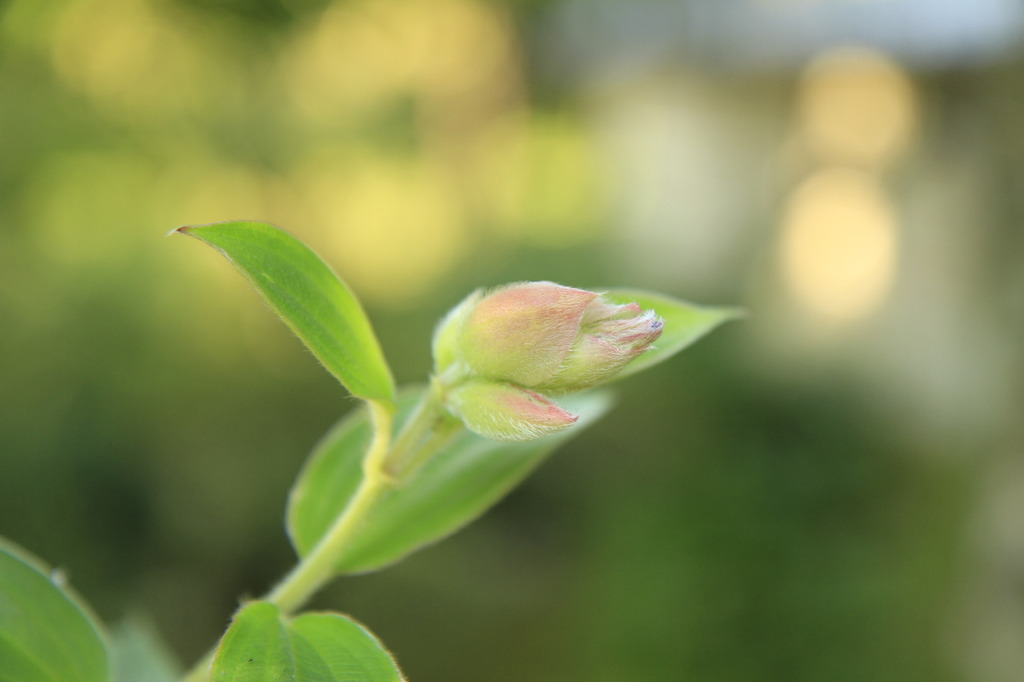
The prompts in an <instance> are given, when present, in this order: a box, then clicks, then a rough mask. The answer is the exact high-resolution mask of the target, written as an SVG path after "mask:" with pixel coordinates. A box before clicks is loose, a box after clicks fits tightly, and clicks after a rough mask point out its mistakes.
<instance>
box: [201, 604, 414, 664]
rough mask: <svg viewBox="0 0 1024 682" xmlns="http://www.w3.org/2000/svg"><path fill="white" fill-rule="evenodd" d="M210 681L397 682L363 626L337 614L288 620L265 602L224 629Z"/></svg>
mask: <svg viewBox="0 0 1024 682" xmlns="http://www.w3.org/2000/svg"><path fill="white" fill-rule="evenodd" d="M210 680H211V682H280V681H281V680H292V681H294V682H356V681H358V682H401V680H403V677H402V674H401V672H400V671H399V670H398V666H397V665H396V664H395V661H394V659H393V658H392V657H391V654H390V653H388V651H387V649H385V648H384V646H383V645H382V644H381V643H380V641H378V640H377V638H376V637H374V636H373V635H372V634H371V633H370V632H369V631H368V630H367V629H366V628H364V627H363V626H362V625H360V624H359V623H357V622H355V621H353V620H351V619H349V618H346V617H345V616H342V615H340V614H336V613H307V614H303V615H301V616H299V617H298V618H295V619H293V620H289V619H286V618H284V617H283V616H281V613H280V612H279V611H278V608H277V607H276V606H274V605H273V604H271V603H269V602H262V601H257V602H252V603H250V604H247V605H246V606H245V607H243V608H242V609H241V610H240V611H239V612H238V613H237V614H236V615H235V617H234V619H233V620H232V622H231V627H229V628H228V631H227V632H226V633H225V634H224V637H223V639H222V640H221V643H220V645H219V646H218V647H217V653H216V655H215V656H214V659H213V666H212V668H211V676H210Z"/></svg>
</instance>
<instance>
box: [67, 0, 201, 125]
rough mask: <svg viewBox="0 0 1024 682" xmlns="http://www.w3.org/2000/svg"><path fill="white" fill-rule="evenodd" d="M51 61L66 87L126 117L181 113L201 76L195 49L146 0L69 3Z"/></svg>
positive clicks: (99, 0)
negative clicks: (178, 111)
mask: <svg viewBox="0 0 1024 682" xmlns="http://www.w3.org/2000/svg"><path fill="white" fill-rule="evenodd" d="M52 57H53V62H54V66H55V67H56V70H57V73H58V74H60V76H61V77H62V78H63V79H64V80H65V82H67V83H68V84H69V85H71V86H72V87H74V88H76V89H78V90H80V91H82V92H84V93H86V94H87V95H89V96H90V97H92V98H93V99H94V100H95V101H96V102H97V104H99V105H101V106H103V107H105V108H106V109H107V110H108V111H111V112H113V113H123V114H127V115H135V114H138V113H147V114H153V113H166V112H167V111H168V110H177V109H180V108H181V106H182V105H183V104H184V103H185V102H186V101H188V100H189V95H191V94H192V91H193V89H194V87H195V86H196V83H197V80H198V79H197V74H198V73H199V72H200V67H198V66H197V64H198V63H199V62H198V56H197V54H196V53H195V49H194V47H192V46H190V45H189V41H187V40H185V39H183V38H182V36H181V34H180V33H179V32H178V30H177V28H176V27H175V26H174V24H173V22H171V21H168V20H166V19H165V18H164V17H162V16H161V15H160V14H159V13H158V12H157V11H156V9H155V8H154V7H153V6H151V5H150V3H149V2H147V0H78V1H77V2H72V3H70V4H69V5H68V7H67V9H66V10H65V11H64V12H63V14H62V15H61V16H60V19H59V21H58V22H57V26H56V30H55V32H54V37H53V45H52Z"/></svg>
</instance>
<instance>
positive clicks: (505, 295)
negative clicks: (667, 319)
mask: <svg viewBox="0 0 1024 682" xmlns="http://www.w3.org/2000/svg"><path fill="white" fill-rule="evenodd" d="M661 328H662V321H661V319H660V318H659V317H657V316H656V315H655V314H654V313H653V312H652V311H648V312H643V311H642V310H640V307H639V306H638V305H637V304H635V303H629V304H626V305H617V304H614V303H611V302H608V301H606V300H605V299H604V298H602V297H601V296H600V295H599V294H596V293H594V292H592V291H584V290H583V289H573V288H571V287H564V286H561V285H558V284H553V283H551V282H521V283H518V284H511V285H508V286H506V287H502V288H500V289H497V290H495V291H494V292H492V293H490V294H487V295H484V294H483V293H482V292H480V291H476V292H473V294H471V295H470V296H469V297H468V298H467V299H466V300H464V301H463V302H462V303H460V304H459V305H458V306H457V307H456V308H455V309H454V310H452V312H451V313H449V314H448V316H447V317H445V319H444V320H443V321H442V323H441V324H440V325H439V326H438V329H437V332H436V333H435V336H434V357H435V361H436V364H437V371H438V373H442V372H444V371H445V370H447V369H448V368H449V367H452V366H456V369H457V371H462V372H464V373H465V374H467V375H470V376H478V377H482V378H486V379H492V380H498V381H507V382H510V383H514V384H518V385H519V386H523V387H526V388H538V389H541V390H550V391H559V392H568V391H574V390H579V389H582V388H587V387H590V386H594V385H595V384H599V383H601V382H603V381H606V380H608V379H610V378H611V377H612V376H614V375H615V373H616V372H618V371H619V370H620V369H622V367H623V366H624V365H625V364H626V363H627V362H629V361H630V360H632V359H633V358H635V357H636V356H638V355H639V354H641V353H643V352H644V351H645V350H647V349H648V348H650V346H651V343H653V342H654V340H655V339H657V338H658V336H660V335H661ZM460 363H461V365H460Z"/></svg>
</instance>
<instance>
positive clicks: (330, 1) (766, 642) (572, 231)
mask: <svg viewBox="0 0 1024 682" xmlns="http://www.w3.org/2000/svg"><path fill="white" fill-rule="evenodd" d="M1022 45H1024V7H1022V3H1020V2H1017V1H1015V0H943V1H935V0H671V1H669V0H533V1H520V2H510V1H505V2H499V1H493V0H421V1H414V0H5V1H3V2H0V534H3V535H5V536H7V537H10V538H11V539H13V540H14V541H16V542H18V543H20V544H22V545H24V546H26V547H28V548H29V549H31V550H32V551H34V552H36V553H37V554H39V555H41V556H42V557H44V558H45V559H47V560H48V561H50V562H51V563H53V564H55V565H58V566H60V567H62V568H63V569H64V570H65V571H66V572H67V573H68V574H69V575H70V577H71V580H72V582H73V583H74V584H75V585H76V586H77V588H78V589H79V591H80V592H81V593H83V594H84V595H85V596H86V597H87V598H88V599H89V600H90V601H91V602H92V603H93V604H94V605H95V607H96V609H97V611H98V612H99V613H100V614H101V616H102V617H103V618H104V619H106V620H107V621H108V622H112V623H114V622H117V621H119V620H120V619H122V618H124V617H126V616H134V617H138V615H137V614H146V616H144V617H146V618H149V619H150V621H151V622H152V623H153V624H154V626H155V628H156V629H157V630H159V632H160V633H161V634H162V635H163V637H165V639H166V641H167V642H168V646H169V648H170V650H171V651H172V652H173V653H174V655H176V656H178V657H180V658H181V660H182V661H189V662H190V661H191V660H193V659H194V658H195V657H197V656H198V655H199V654H200V652H201V651H203V650H204V649H206V648H207V647H208V646H209V645H210V644H211V643H212V642H213V641H214V640H215V638H216V637H217V636H218V634H219V633H220V632H221V631H222V630H223V628H224V626H225V624H226V620H227V618H228V616H229V614H230V613H231V611H232V609H233V608H234V607H235V605H236V604H237V600H238V599H239V598H240V597H242V596H245V595H254V594H259V593H261V592H262V591H263V590H265V589H266V588H267V587H268V586H269V585H270V584H271V583H272V582H273V581H274V580H275V579H276V578H277V577H278V576H279V575H281V574H282V573H283V572H284V571H285V570H286V569H287V568H288V566H289V565H290V563H291V561H292V555H291V550H290V548H289V545H288V542H287V539H286V537H285V534H284V531H283V525H282V520H281V519H282V514H283V508H284V503H285V498H286V494H287V491H288V488H289V486H290V484H291V481H292V479H293V477H294V475H295V472H296V471H297V469H298V467H299V466H300V464H301V463H302V461H303V459H304V458H305V456H306V454H307V453H308V452H309V450H310V448H311V447H312V445H313V444H314V442H315V441H316V440H317V439H318V437H319V436H320V435H321V434H322V433H323V432H324V431H325V430H326V429H327V428H328V427H329V426H330V424H332V423H333V421H334V420H335V419H337V418H338V417H339V415H341V414H343V413H344V412H346V411H348V410H350V409H352V408H353V406H354V402H353V401H352V400H351V399H350V398H347V397H346V396H345V395H344V392H343V391H342V389H341V388H340V387H339V386H338V385H336V383H335V382H334V381H333V380H332V379H331V378H330V377H329V376H328V375H327V374H326V373H325V372H323V371H322V370H321V369H320V368H319V367H318V366H317V365H316V363H315V362H314V361H313V359H312V358H311V357H310V356H309V355H308V354H307V353H306V352H305V351H304V350H302V348H301V346H300V344H299V343H298V342H297V341H295V340H294V339H293V338H292V337H291V336H290V335H289V333H288V332H287V330H286V329H285V328H284V326H283V325H281V324H280V323H279V322H277V321H276V320H275V319H274V318H273V316H272V315H271V314H270V313H269V312H268V311H267V310H266V309H265V308H264V307H263V306H262V305H261V304H260V303H259V301H258V300H257V297H256V296H255V294H254V293H252V292H251V291H249V290H248V289H247V287H246V285H245V284H244V282H243V281H242V279H241V278H240V277H239V276H238V275H237V274H236V273H235V272H233V271H232V270H231V269H230V267H228V265H227V264H226V263H225V262H223V261H222V260H221V259H220V258H219V257H218V256H217V255H216V254H214V253H213V252H211V251H209V250H208V249H205V248H203V247H201V246H200V245H199V244H197V243H195V242H192V241H189V240H184V239H179V238H173V239H165V234H166V233H167V232H168V230H170V229H172V228H174V227H176V226H178V225H182V224H194V223H205V222H214V221H219V220H227V219H239V218H252V219H261V220H267V221H271V222H274V223H276V224H278V225H281V226H283V227H285V228H287V229H289V230H290V231H292V232H293V233H294V234H296V235H298V236H300V237H301V238H302V239H304V240H305V241H307V242H308V243H310V244H311V245H312V246H313V247H314V248H315V249H317V250H318V251H319V252H320V253H321V254H322V255H323V256H324V257H325V258H326V259H327V260H328V261H330V262H331V263H332V264H333V265H334V266H335V267H336V269H337V270H338V271H339V272H340V273H341V274H342V275H343V277H345V278H346V279H347V281H348V282H349V283H350V284H351V286H352V287H353V288H354V289H355V290H356V291H357V292H358V294H359V295H360V296H361V297H362V298H363V299H364V301H365V303H366V306H367V308H368V311H369V313H370V316H371V318H372V319H373V321H374V323H375V325H376V326H377V329H378V335H379V337H380V339H381V341H382V344H383V346H384V348H385V351H386V353H387V355H388V357H389V358H390V360H391V361H392V363H393V366H394V368H395V373H396V375H397V377H398V379H399V380H400V381H401V382H403V383H404V382H412V381H420V380H422V379H423V378H424V377H425V376H426V375H427V373H428V372H429V363H430V359H429V354H428V339H429V336H430V333H431V329H432V326H433V324H434V321H435V320H436V319H437V318H438V317H439V316H440V315H442V314H443V313H444V312H445V311H446V310H447V309H448V308H449V307H450V306H452V305H453V304H454V303H456V302H457V301H458V300H460V299H461V298H462V296H464V295H465V294H466V293H467V292H468V291H469V290H470V289H472V288H474V287H477V286H481V285H493V284H498V283H502V282H506V281H515V280H524V279H551V280H555V281H558V282H561V283H565V284H571V285H575V286H581V287H600V286H602V285H605V286H633V287H642V288H649V289H654V290H659V291H664V292H667V293H670V294H672V295H675V296H679V297H682V298H687V299H690V300H694V301H698V302H703V303H722V304H739V305H743V306H745V307H746V308H748V309H749V310H750V312H751V315H750V317H749V318H748V319H746V320H743V321H742V322H738V323H731V324H730V325H728V326H727V327H725V328H723V329H721V330H719V331H716V332H715V333H714V334H713V335H712V336H710V337H709V338H707V339H705V340H703V341H701V342H700V343H699V344H698V345H697V346H695V347H694V348H692V349H691V350H688V351H687V352H686V353H684V354H682V355H681V356H679V357H677V358H675V359H673V360H672V361H671V362H670V363H667V364H666V365H663V366H661V367H660V368H659V369H658V371H656V372H651V373H648V374H645V375H640V376H637V377H634V378H632V379H630V380H628V381H626V382H623V383H622V384H621V385H620V386H619V387H618V392H619V398H620V405H619V407H618V408H617V409H616V410H615V411H614V412H613V413H612V414H611V415H610V416H609V417H608V418H607V419H605V420H604V421H603V422H602V423H601V424H599V425H597V426H596V427H594V428H593V429H591V430H590V431H588V432H586V433H583V434H581V435H580V436H579V438H578V439H577V440H575V441H574V442H573V443H572V444H571V445H570V446H568V447H565V448H564V449H563V450H561V451H560V452H559V453H558V454H557V456H555V457H554V458H553V459H552V460H551V461H550V462H548V463H547V464H545V466H544V467H542V468H541V469H540V470H539V471H538V472H537V473H536V474H535V475H534V476H533V477H532V478H531V479H530V480H529V481H528V482H527V483H526V484H525V485H524V486H523V487H522V488H521V489H520V490H518V491H517V492H515V493H514V494H513V495H512V496H511V497H510V498H508V499H507V500H506V501H505V502H503V503H502V504H501V505H500V506H498V507H497V508H496V509H494V510H493V511H492V512H491V513H489V514H488V515H487V516H486V517H485V518H483V519H482V520H481V521H479V522H478V523H476V524H475V525H473V526H472V527H470V528H468V529H466V530H465V531H463V532H461V533H460V534H458V535H457V536H455V537H453V538H451V539H449V540H447V541H445V542H444V543H441V544H439V545H437V546H435V547H432V548H430V549H427V550H425V551H422V552H421V553H418V554H416V555H415V556H413V557H412V558H410V559H409V560H407V561H405V562H404V563H402V564H400V565H398V566H395V567H393V568H390V569H388V570H386V571H383V572H380V573H378V574H374V575H369V576H362V577H355V578H348V579H344V580H340V581H338V582H337V583H336V584H335V585H334V586H333V587H332V588H330V589H329V590H328V591H326V592H325V593H324V594H323V595H322V596H321V597H320V598H318V600H317V605H319V606H322V607H330V608H336V609H340V610H344V611H347V612H350V613H352V614H354V615H356V616H357V617H358V618H360V619H361V620H363V621H364V622H365V623H367V624H368V625H369V626H370V627H371V628H373V629H374V630H375V631H376V632H377V633H378V634H379V635H380V636H381V637H382V639H383V640H384V641H385V642H386V643H387V644H388V645H389V646H390V647H391V648H392V649H393V650H394V651H395V652H396V654H397V655H398V657H399V660H400V661H401V663H402V665H403V667H404V668H405V670H406V672H407V673H408V674H409V676H410V677H411V679H412V680H415V681H416V682H461V681H467V682H468V681H471V680H472V681H474V682H477V681H480V680H486V681H487V682H512V681H515V682H523V681H530V682H556V681H563V680H565V681H568V680H587V681H592V682H594V681H596V682H626V681H632V680H638V681H645V680H701V681H702V682H719V681H720V682H727V681H728V682H735V681H737V680H743V681H752V682H758V681H768V680H772V681H775V680H778V681H795V682H799V681H806V682H812V681H814V682H820V681H821V680H830V681H831V682H842V681H845V680H848V681H850V682H862V681H864V680H872V681H882V682H884V681H890V680H891V681H893V682H895V681H899V682H907V681H915V680H921V681H927V682H943V681H950V682H952V681H965V682H1004V681H1005V682H1011V681H1018V680H1020V679H1021V671H1022V670H1024V460H1022V443H1024V438H1022V435H1024V434H1022V428H1021V425H1020V419H1019V417H1020V412H1021V404H1022V398H1024V392H1022V387H1024V348H1022V344H1021V338H1022V336H1021V333H1022V330H1024V236H1022V231H1021V221H1022V219H1024V52H1022V50H1021V47H1022Z"/></svg>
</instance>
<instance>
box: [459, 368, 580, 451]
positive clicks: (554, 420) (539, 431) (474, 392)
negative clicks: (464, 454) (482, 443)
mask: <svg viewBox="0 0 1024 682" xmlns="http://www.w3.org/2000/svg"><path fill="white" fill-rule="evenodd" d="M447 404H448V408H449V409H450V410H451V411H452V412H453V413H454V414H455V415H456V416H457V417H459V418H460V419H462V421H463V423H464V424H465V425H466V428H468V429H469V430H470V431H473V432H474V433H478V434H480V435H481V436H485V437H487V438H493V439H494V440H503V441H522V440H533V439H535V438H541V437H542V436H546V435H548V434H551V433H554V432H556V431H561V430H562V429H564V428H567V427H569V426H572V425H573V424H575V423H576V420H577V419H578V417H577V416H575V415H573V414H570V413H569V412H566V411H565V410H563V409H562V408H561V407H559V406H558V405H555V404H554V403H553V402H551V401H550V400H548V399H547V398H545V397H544V396H542V395H540V394H538V393H534V392H532V391H528V390H526V389H524V388H520V387H518V386H513V385H511V384H506V383H499V382H494V381H484V380H481V379H471V380H469V381H466V382H464V383H462V384H460V385H458V386H456V387H455V388H453V389H452V390H451V391H450V392H449V393H448V396H447Z"/></svg>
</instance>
